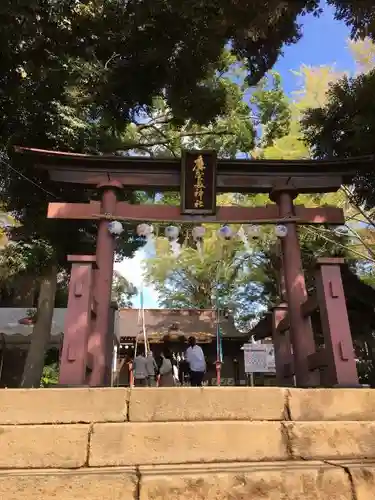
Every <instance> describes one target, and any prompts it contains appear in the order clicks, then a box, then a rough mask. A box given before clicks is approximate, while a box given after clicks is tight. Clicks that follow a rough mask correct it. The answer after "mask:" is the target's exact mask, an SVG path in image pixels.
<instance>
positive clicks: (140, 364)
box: [133, 350, 147, 387]
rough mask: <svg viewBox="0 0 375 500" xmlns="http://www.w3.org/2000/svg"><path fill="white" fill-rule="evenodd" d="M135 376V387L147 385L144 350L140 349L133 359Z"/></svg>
mask: <svg viewBox="0 0 375 500" xmlns="http://www.w3.org/2000/svg"><path fill="white" fill-rule="evenodd" d="M133 377H134V386H135V387H146V385H147V366H146V358H145V356H144V352H143V351H141V350H139V352H138V354H137V356H136V357H135V358H134V361H133Z"/></svg>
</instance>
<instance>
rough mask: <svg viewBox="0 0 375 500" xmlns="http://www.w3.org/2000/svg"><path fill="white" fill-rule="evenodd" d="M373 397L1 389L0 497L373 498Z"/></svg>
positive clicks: (265, 391) (361, 392)
mask: <svg viewBox="0 0 375 500" xmlns="http://www.w3.org/2000/svg"><path fill="white" fill-rule="evenodd" d="M374 491H375V391H373V390H367V389H354V390H346V389H337V390H331V389H315V390H299V389H291V390H289V389H281V388H239V387H237V388H214V387H212V388H203V389H198V388H155V389H143V388H139V389H131V390H129V389H121V388H120V389H114V388H113V389H32V390H17V389H3V390H0V498H1V500H29V499H32V498H33V499H34V500H47V499H48V500H51V499H53V498H56V499H59V500H83V499H85V500H86V499H90V500H106V499H108V500H162V499H163V500H164V499H168V500H221V499H223V500H224V499H225V500H245V499H246V500H247V499H251V500H300V499H303V500H316V499H318V500H326V499H327V500H328V499H329V500H370V499H371V500H372V498H374Z"/></svg>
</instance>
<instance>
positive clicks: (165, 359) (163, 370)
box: [159, 350, 175, 387]
mask: <svg viewBox="0 0 375 500" xmlns="http://www.w3.org/2000/svg"><path fill="white" fill-rule="evenodd" d="M171 358H172V356H171V353H170V352H169V351H168V350H165V351H164V352H163V354H162V363H161V367H160V369H159V374H160V378H159V387H173V386H174V385H175V384H174V378H173V365H172V359H171Z"/></svg>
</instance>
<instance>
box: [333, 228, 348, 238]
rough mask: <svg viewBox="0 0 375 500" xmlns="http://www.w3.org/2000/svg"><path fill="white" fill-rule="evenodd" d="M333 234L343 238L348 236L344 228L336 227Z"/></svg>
mask: <svg viewBox="0 0 375 500" xmlns="http://www.w3.org/2000/svg"><path fill="white" fill-rule="evenodd" d="M334 232H335V233H336V234H337V235H339V236H344V235H345V234H348V228H347V227H346V226H336V227H335V229H334Z"/></svg>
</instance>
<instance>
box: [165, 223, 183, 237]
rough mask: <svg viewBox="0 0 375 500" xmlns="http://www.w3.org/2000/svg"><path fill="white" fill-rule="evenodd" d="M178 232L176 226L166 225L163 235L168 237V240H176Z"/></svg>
mask: <svg viewBox="0 0 375 500" xmlns="http://www.w3.org/2000/svg"><path fill="white" fill-rule="evenodd" d="M179 233H180V231H179V229H178V227H176V226H168V227H166V228H165V237H166V238H168V240H169V241H176V240H177V238H178V235H179Z"/></svg>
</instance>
